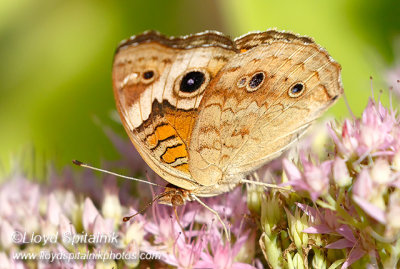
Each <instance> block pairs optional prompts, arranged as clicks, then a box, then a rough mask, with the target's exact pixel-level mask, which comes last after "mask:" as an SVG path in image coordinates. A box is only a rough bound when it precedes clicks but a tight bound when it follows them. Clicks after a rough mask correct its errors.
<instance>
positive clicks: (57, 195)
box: [0, 173, 256, 269]
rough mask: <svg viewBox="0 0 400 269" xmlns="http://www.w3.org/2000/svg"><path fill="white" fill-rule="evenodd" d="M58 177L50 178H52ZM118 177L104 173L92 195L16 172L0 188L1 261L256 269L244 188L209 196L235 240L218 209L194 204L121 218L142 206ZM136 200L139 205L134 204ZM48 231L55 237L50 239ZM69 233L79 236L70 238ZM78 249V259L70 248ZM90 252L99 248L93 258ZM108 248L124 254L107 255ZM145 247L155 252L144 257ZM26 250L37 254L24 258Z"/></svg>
mask: <svg viewBox="0 0 400 269" xmlns="http://www.w3.org/2000/svg"><path fill="white" fill-rule="evenodd" d="M67 175H69V176H71V175H70V174H69V173H64V176H65V181H68V179H67V178H69V177H67ZM60 177H61V176H57V177H53V179H52V182H54V181H55V180H60ZM76 177H78V176H76ZM85 179H86V180H87V181H92V180H94V179H95V177H94V176H93V175H91V174H88V173H85ZM97 180H98V181H100V179H97ZM116 183H117V181H116V180H115V179H112V178H107V179H106V180H105V181H104V184H103V185H104V187H103V190H101V187H98V188H97V192H98V193H99V192H100V193H102V195H100V197H99V199H98V200H97V201H96V202H94V201H93V200H92V199H91V198H89V197H86V198H85V197H84V196H86V195H82V194H83V193H84V189H86V188H87V187H85V184H82V185H81V186H78V185H76V186H71V184H67V185H70V186H69V188H65V187H61V186H58V184H50V186H49V185H46V186H44V185H39V184H37V183H33V182H31V181H29V180H27V179H25V178H23V177H22V176H13V177H12V179H10V180H9V181H8V182H7V183H4V184H3V185H2V186H1V187H0V216H1V222H0V234H1V240H0V244H1V245H0V246H1V250H0V264H1V266H5V268H31V267H32V266H33V267H36V266H39V267H40V268H60V267H63V268H110V269H111V268H135V267H137V266H139V264H140V263H141V264H147V265H148V266H152V267H156V268H157V267H159V266H161V265H162V264H169V265H172V266H174V267H178V268H211V267H213V268H255V267H254V266H252V265H250V264H252V263H254V259H255V248H254V246H255V244H256V243H255V242H256V233H255V231H252V229H251V227H252V226H251V225H252V224H253V222H252V221H248V220H246V219H243V216H246V215H247V214H248V210H247V206H246V203H245V200H246V199H245V195H243V194H242V190H241V189H240V188H238V189H236V190H234V191H233V192H231V193H229V194H227V195H222V196H220V197H216V198H210V199H205V202H207V203H208V204H209V205H210V206H211V207H213V208H214V209H215V210H217V211H218V212H219V214H221V216H224V218H225V221H226V222H227V223H228V222H229V223H230V224H231V225H230V231H231V235H232V240H231V241H230V242H226V239H225V235H224V234H223V233H222V231H223V229H222V227H221V224H220V223H219V222H218V221H216V220H215V216H214V215H213V214H212V213H211V212H210V211H208V210H207V209H205V208H203V207H201V206H200V205H198V204H196V203H191V204H188V205H186V206H183V207H181V208H178V210H177V211H176V214H175V212H174V211H173V210H172V208H171V207H169V206H165V205H157V204H154V205H153V207H152V208H151V209H149V210H148V211H147V213H146V214H144V215H142V214H138V215H137V216H135V217H134V218H133V219H132V220H131V221H129V222H123V221H122V218H123V216H125V215H131V214H134V213H136V212H137V211H136V209H133V208H132V207H130V206H129V205H124V203H126V202H128V201H127V200H125V199H124V198H123V196H124V195H122V194H121V193H120V192H119V188H117V185H116ZM89 185H91V184H89ZM122 189H123V188H121V190H122ZM89 196H91V195H90V194H89ZM94 197H95V196H94ZM95 200H96V199H95ZM131 205H133V206H135V203H132V204H131ZM135 207H140V206H139V205H138V203H136V206H135ZM16 234H19V235H24V238H23V240H22V238H16V237H15V235H16ZM34 235H35V237H33V236H34ZM66 235H68V237H66ZM88 235H89V236H92V237H93V236H101V235H106V236H107V235H116V236H115V237H116V240H113V241H110V242H104V241H102V242H97V241H95V240H94V241H93V240H92V241H90V240H88ZM32 238H36V240H33V241H32ZM45 238H53V239H55V241H54V240H49V241H47V242H46V241H45V240H46V239H45ZM68 238H75V239H76V240H69V241H68V240H65V239H68ZM16 239H17V240H16ZM249 250H251V251H249ZM43 252H46V253H51V254H52V255H54V256H55V257H64V258H62V259H60V258H55V259H52V258H50V257H52V256H49V258H48V259H46V258H44V257H43V256H41V253H43ZM78 253H79V255H80V256H79V257H80V258H76V257H78V256H71V255H70V254H78ZM91 253H99V254H102V255H101V256H97V258H95V256H90V254H91ZM107 253H108V254H110V253H114V254H121V255H120V256H107V257H108V258H105V259H104V256H105V255H107ZM141 253H146V254H152V256H151V255H147V256H140V254H141ZM58 254H60V255H59V256H57V255H58ZM61 254H64V255H61ZM127 254H129V255H127ZM23 255H25V256H23ZM29 255H36V258H27V257H29ZM23 257H25V258H23ZM65 257H73V258H67V259H66V258H65ZM99 257H100V258H99ZM115 257H117V258H115ZM126 257H129V258H126ZM146 257H147V258H146ZM149 257H150V258H149ZM33 264H35V265H33Z"/></svg>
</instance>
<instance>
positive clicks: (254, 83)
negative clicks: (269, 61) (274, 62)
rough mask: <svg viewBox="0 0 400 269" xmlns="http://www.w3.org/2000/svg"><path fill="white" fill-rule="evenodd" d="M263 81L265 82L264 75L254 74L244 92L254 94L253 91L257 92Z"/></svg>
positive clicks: (261, 73) (260, 73)
mask: <svg viewBox="0 0 400 269" xmlns="http://www.w3.org/2000/svg"><path fill="white" fill-rule="evenodd" d="M264 80H265V74H264V73H263V72H257V73H255V74H254V75H253V76H252V77H251V79H250V81H249V83H248V85H247V87H246V90H247V91H248V92H254V91H256V90H258V88H260V86H261V85H262V83H263V82H264Z"/></svg>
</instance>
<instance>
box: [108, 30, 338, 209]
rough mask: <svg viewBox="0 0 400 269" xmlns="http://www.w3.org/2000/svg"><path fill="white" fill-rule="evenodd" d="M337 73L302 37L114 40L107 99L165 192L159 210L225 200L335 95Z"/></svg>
mask: <svg viewBox="0 0 400 269" xmlns="http://www.w3.org/2000/svg"><path fill="white" fill-rule="evenodd" d="M340 71H341V67H340V65H339V64H338V63H337V62H335V61H334V60H333V59H332V58H331V57H330V56H329V54H328V53H327V51H326V50H324V49H323V48H321V47H320V46H319V45H317V44H316V43H315V42H314V41H313V40H312V39H311V38H309V37H305V36H300V35H296V34H292V33H288V32H281V31H276V30H268V31H265V32H255V33H249V34H246V35H244V36H242V37H239V38H236V39H234V40H232V39H230V38H229V37H227V36H225V35H223V34H222V33H219V32H214V31H207V32H202V33H197V34H193V35H188V36H183V37H166V36H164V35H162V34H160V33H158V32H154V31H148V32H145V33H142V34H140V35H137V36H133V37H131V38H130V39H128V40H125V41H123V42H122V43H121V44H120V45H119V47H118V48H117V50H116V53H115V57H114V62H113V71H112V78H113V90H114V96H115V101H116V106H117V109H118V112H119V115H120V118H121V120H122V123H123V126H124V128H125V130H126V132H127V134H128V135H129V138H130V140H131V141H132V143H133V145H134V146H135V148H136V149H137V150H138V152H139V153H140V155H141V156H142V158H143V159H144V160H145V161H146V163H147V164H148V165H149V166H150V168H151V169H153V170H154V171H155V172H156V173H157V174H158V175H159V176H160V177H162V178H163V179H164V180H166V181H167V182H168V183H169V185H168V186H167V187H166V190H165V191H164V193H163V194H162V195H161V196H159V197H158V199H159V202H160V203H164V204H169V205H182V204H184V203H185V202H186V201H193V200H196V201H199V202H201V200H200V199H199V198H198V197H209V196H215V195H219V194H222V193H225V192H229V191H230V190H232V189H233V188H234V187H236V186H237V185H238V184H240V183H242V182H245V179H246V176H247V175H248V174H249V173H251V172H252V171H254V170H255V169H257V168H259V167H260V166H262V165H263V164H265V163H266V162H268V161H270V160H272V159H273V158H276V157H277V156H279V155H280V154H281V153H282V152H283V151H284V150H285V149H286V148H288V147H289V146H290V145H291V144H292V143H293V142H294V141H296V140H297V138H298V137H299V136H301V135H302V134H304V132H305V131H306V130H307V128H308V127H309V126H310V125H311V124H312V123H313V122H314V121H315V120H316V119H317V118H318V117H319V116H321V114H322V113H323V112H324V111H325V110H327V109H328V108H329V107H330V106H332V105H333V104H334V103H335V102H336V101H337V99H338V97H340V95H341V94H342V93H343V88H342V84H341V77H340Z"/></svg>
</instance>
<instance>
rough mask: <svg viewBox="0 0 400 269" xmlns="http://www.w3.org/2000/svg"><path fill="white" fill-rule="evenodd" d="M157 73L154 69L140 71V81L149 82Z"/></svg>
mask: <svg viewBox="0 0 400 269" xmlns="http://www.w3.org/2000/svg"><path fill="white" fill-rule="evenodd" d="M156 76H157V73H156V71H154V70H151V69H150V70H146V71H145V72H143V73H142V76H141V79H140V82H141V83H144V84H150V83H152V82H153V81H154V80H155V79H156Z"/></svg>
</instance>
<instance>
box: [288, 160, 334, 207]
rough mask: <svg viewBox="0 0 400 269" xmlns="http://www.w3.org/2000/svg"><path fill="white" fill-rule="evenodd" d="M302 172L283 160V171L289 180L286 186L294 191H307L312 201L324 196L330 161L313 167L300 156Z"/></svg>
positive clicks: (327, 186)
mask: <svg viewBox="0 0 400 269" xmlns="http://www.w3.org/2000/svg"><path fill="white" fill-rule="evenodd" d="M301 161H302V164H303V169H304V171H303V172H300V170H299V169H298V168H297V167H296V166H295V165H294V164H293V163H291V162H290V161H289V160H287V159H283V169H284V170H285V173H286V175H287V177H288V179H289V182H288V184H289V185H291V186H293V188H294V189H295V190H298V191H307V192H308V193H309V194H310V196H311V199H312V200H313V201H315V200H317V198H318V197H320V196H321V195H324V194H325V193H327V192H328V189H329V177H328V176H329V174H330V173H331V166H332V161H325V162H323V163H322V164H320V165H314V164H313V163H312V162H310V161H308V160H307V159H306V158H305V157H304V156H303V155H301Z"/></svg>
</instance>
